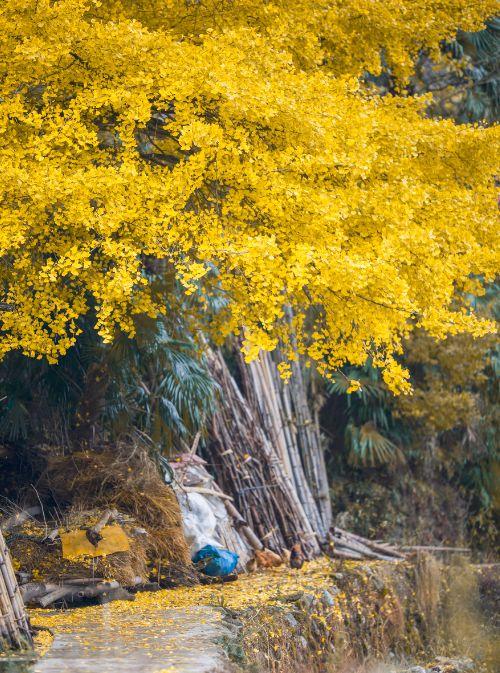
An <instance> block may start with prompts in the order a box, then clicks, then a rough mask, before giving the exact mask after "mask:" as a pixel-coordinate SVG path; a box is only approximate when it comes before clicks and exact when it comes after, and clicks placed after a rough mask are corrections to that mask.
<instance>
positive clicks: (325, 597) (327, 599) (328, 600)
mask: <svg viewBox="0 0 500 673" xmlns="http://www.w3.org/2000/svg"><path fill="white" fill-rule="evenodd" d="M321 602H322V603H323V604H324V605H327V606H328V607H329V608H333V606H334V605H335V601H334V600H333V596H332V595H331V593H330V592H329V591H327V590H326V589H324V590H323V591H322V592H321Z"/></svg>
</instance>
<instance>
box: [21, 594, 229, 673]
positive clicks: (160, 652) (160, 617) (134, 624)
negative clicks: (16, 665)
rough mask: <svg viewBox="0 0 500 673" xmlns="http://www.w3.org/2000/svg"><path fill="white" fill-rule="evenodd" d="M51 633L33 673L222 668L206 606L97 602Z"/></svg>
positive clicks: (196, 672)
mask: <svg viewBox="0 0 500 673" xmlns="http://www.w3.org/2000/svg"><path fill="white" fill-rule="evenodd" d="M81 612H84V615H83V618H82V619H80V620H79V621H78V622H74V621H72V623H71V625H70V628H68V629H67V630H66V629H65V630H64V632H56V637H55V640H54V643H53V645H52V647H51V648H50V650H49V651H48V652H47V654H46V655H45V656H44V657H42V658H41V659H40V660H39V661H38V662H37V663H36V664H35V665H34V667H33V669H32V671H33V673H65V672H66V671H67V672H68V673H69V672H71V673H212V672H213V671H220V670H222V668H223V666H224V652H223V650H222V648H221V647H220V646H219V645H217V644H216V643H215V640H216V639H217V637H220V636H222V635H224V627H223V625H222V624H221V619H220V613H219V612H218V611H217V610H215V609H213V608H210V607H190V608H183V609H178V610H175V609H171V610H164V609H158V610H157V611H156V610H155V611H153V612H151V610H148V612H147V613H141V612H136V611H131V612H129V613H128V612H120V613H119V614H118V615H117V614H116V611H115V610H114V609H113V605H103V606H101V607H100V608H98V609H97V608H91V609H89V610H88V611H81Z"/></svg>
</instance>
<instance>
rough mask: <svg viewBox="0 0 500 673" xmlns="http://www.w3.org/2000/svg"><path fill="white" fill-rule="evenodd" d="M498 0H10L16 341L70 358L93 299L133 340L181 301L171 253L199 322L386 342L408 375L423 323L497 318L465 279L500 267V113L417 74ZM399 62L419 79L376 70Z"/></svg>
mask: <svg viewBox="0 0 500 673" xmlns="http://www.w3.org/2000/svg"><path fill="white" fill-rule="evenodd" d="M495 9H496V3H495V2H491V1H490V0H479V1H478V2H476V3H470V2H466V1H463V0H446V1H445V2H434V1H428V2H422V1H421V0H420V1H419V2H417V1H416V0H385V1H384V2H382V0H334V1H332V2H322V1H315V0H309V1H307V0H298V1H297V2H285V1H284V0H275V1H271V2H268V1H265V0H222V1H216V0H183V1H174V0H102V1H100V2H99V1H97V0H4V2H3V3H2V5H1V7H0V31H1V34H2V42H1V45H0V158H1V162H2V174H1V178H0V180H1V190H0V193H1V200H2V211H1V212H2V226H1V229H0V256H1V265H0V301H1V302H2V304H1V306H2V309H3V310H1V311H0V323H1V327H0V330H1V337H0V338H1V340H0V356H3V355H5V354H6V353H8V352H9V351H13V350H17V351H21V352H22V353H24V354H26V355H29V356H32V357H38V358H42V357H46V358H48V360H49V361H50V362H54V361H56V360H57V359H58V358H59V357H60V356H61V355H62V354H64V353H65V352H66V351H67V350H68V349H69V348H70V347H71V345H72V344H73V343H74V342H75V339H76V338H77V336H78V333H79V329H80V327H79V318H80V317H81V316H83V315H85V314H87V313H88V312H89V311H94V312H95V315H96V329H97V330H98V331H99V333H100V335H101V336H102V338H103V339H104V340H105V341H112V340H113V339H114V338H115V337H116V335H117V333H118V332H126V333H128V334H130V335H133V333H134V321H135V319H136V316H139V315H141V314H147V315H149V316H155V315H157V314H161V312H162V311H163V310H164V306H165V298H164V296H163V294H162V291H159V290H158V285H157V284H156V285H155V284H154V283H151V282H150V274H148V268H149V267H150V266H151V264H157V263H158V262H159V261H160V262H161V263H162V264H163V265H164V266H165V268H168V270H169V272H173V273H175V276H176V278H177V280H178V281H179V282H180V283H181V285H182V287H183V289H184V292H185V293H186V294H187V295H190V298H191V301H190V304H189V305H190V314H189V316H187V319H188V320H189V321H190V324H191V325H192V326H193V327H194V328H196V327H200V328H203V329H204V330H210V332H211V335H212V336H213V337H214V338H217V339H223V338H225V337H226V336H227V335H228V334H231V333H239V334H241V335H242V336H243V338H244V340H243V344H244V346H243V347H244V349H245V352H246V354H247V357H248V358H249V359H251V358H254V357H256V356H258V353H259V351H260V350H261V349H264V350H273V349H274V348H275V347H276V346H277V345H278V344H279V345H280V347H281V350H282V352H283V353H284V356H285V358H288V359H289V360H293V359H294V358H295V357H296V354H297V352H298V353H301V354H303V355H304V356H305V357H306V358H309V359H310V360H312V361H315V362H316V363H317V365H318V367H319V369H320V371H322V372H323V373H328V372H331V371H333V370H335V369H337V368H339V367H341V366H342V365H343V364H344V363H346V362H350V363H351V364H353V365H362V364H363V363H364V362H365V361H366V360H367V358H370V361H371V362H372V363H373V364H374V365H375V366H377V367H380V368H381V369H382V370H383V376H384V379H385V381H386V383H387V385H388V386H389V388H391V389H392V390H394V391H397V390H407V389H408V382H407V374H406V372H405V371H404V369H403V368H402V367H401V366H400V364H398V361H397V356H398V354H399V353H401V350H402V342H403V340H404V339H405V338H406V337H407V336H408V334H409V333H410V332H411V331H412V330H413V329H415V328H417V327H418V328H424V329H425V330H427V331H428V333H429V334H431V335H432V336H434V337H436V338H443V337H444V336H446V335H447V334H450V333H451V334H454V333H458V332H463V331H465V332H470V333H472V334H476V335H482V334H484V333H485V332H487V331H488V330H491V329H492V325H491V324H490V323H488V322H487V321H484V320H481V319H479V318H478V317H476V316H475V315H474V313H473V311H472V310H471V309H470V306H469V305H468V304H467V302H466V299H465V297H466V296H467V294H468V293H469V294H470V293H476V294H477V293H480V292H481V283H482V282H483V281H484V280H486V281H488V280H491V279H493V277H494V275H495V272H496V271H497V269H498V222H497V217H498V208H497V204H496V197H495V170H498V166H497V165H496V164H495V162H496V159H497V156H496V152H497V151H498V128H495V127H490V128H485V127H482V126H480V125H475V126H466V125H462V126H457V125H455V124H454V123H453V122H452V121H450V120H439V119H430V118H429V117H428V116H426V105H427V101H426V99H425V97H422V98H412V97H408V96H405V93H404V92H405V81H406V78H407V77H408V75H409V74H410V72H411V64H412V62H413V59H414V58H415V56H416V55H417V54H418V53H419V52H421V50H429V52H432V51H433V50H436V49H437V48H438V47H439V42H440V40H442V39H445V38H451V37H452V36H453V35H454V33H455V31H456V30H457V28H459V27H460V28H462V29H467V30H473V29H477V28H480V27H481V25H482V21H483V20H484V19H485V18H487V17H488V16H490V15H492V14H493V12H494V11H495ZM382 64H383V65H384V67H386V68H390V70H391V73H392V74H393V76H394V77H395V78H396V79H397V82H398V89H397V90H398V91H399V94H397V95H390V96H378V95H375V94H374V93H373V92H370V90H369V89H367V88H366V87H364V86H363V85H362V83H361V82H362V80H361V77H362V75H363V73H364V72H366V71H368V70H369V71H370V72H372V73H376V72H378V71H379V70H380V68H381V65H382ZM161 287H163V286H161ZM214 298H217V299H218V306H219V310H218V311H217V312H216V313H215V315H213V314H212V312H210V316H209V318H208V314H209V310H208V307H209V306H210V305H211V301H212V300H213V299H214ZM281 370H282V373H283V375H284V376H285V377H286V376H287V375H288V373H289V365H288V363H287V362H286V361H285V362H283V363H282V365H281ZM354 385H355V384H354Z"/></svg>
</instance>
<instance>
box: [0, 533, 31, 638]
mask: <svg viewBox="0 0 500 673" xmlns="http://www.w3.org/2000/svg"><path fill="white" fill-rule="evenodd" d="M0 600H1V610H2V613H3V617H4V622H5V624H6V625H7V629H8V630H9V632H10V635H11V643H12V646H13V647H15V648H18V649H23V648H24V647H32V646H33V639H32V636H31V627H30V623H29V618H28V615H27V613H26V610H25V607H24V602H23V599H22V596H21V592H20V591H19V586H18V584H17V580H16V575H15V573H14V568H13V567H12V561H11V558H10V554H9V550H8V548H7V545H6V543H5V540H4V537H3V534H2V532H1V531H0Z"/></svg>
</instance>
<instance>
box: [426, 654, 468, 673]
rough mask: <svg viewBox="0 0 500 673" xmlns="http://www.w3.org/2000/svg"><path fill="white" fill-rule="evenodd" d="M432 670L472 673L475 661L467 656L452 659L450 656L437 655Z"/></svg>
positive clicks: (443, 672) (444, 672) (447, 672)
mask: <svg viewBox="0 0 500 673" xmlns="http://www.w3.org/2000/svg"><path fill="white" fill-rule="evenodd" d="M435 662H436V663H435V664H434V666H433V667H432V669H431V670H432V671H435V672H436V673H438V672H442V673H470V672H471V671H473V670H474V662H473V661H472V659H468V658H467V657H463V658H458V659H450V658H448V657H436V659H435Z"/></svg>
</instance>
